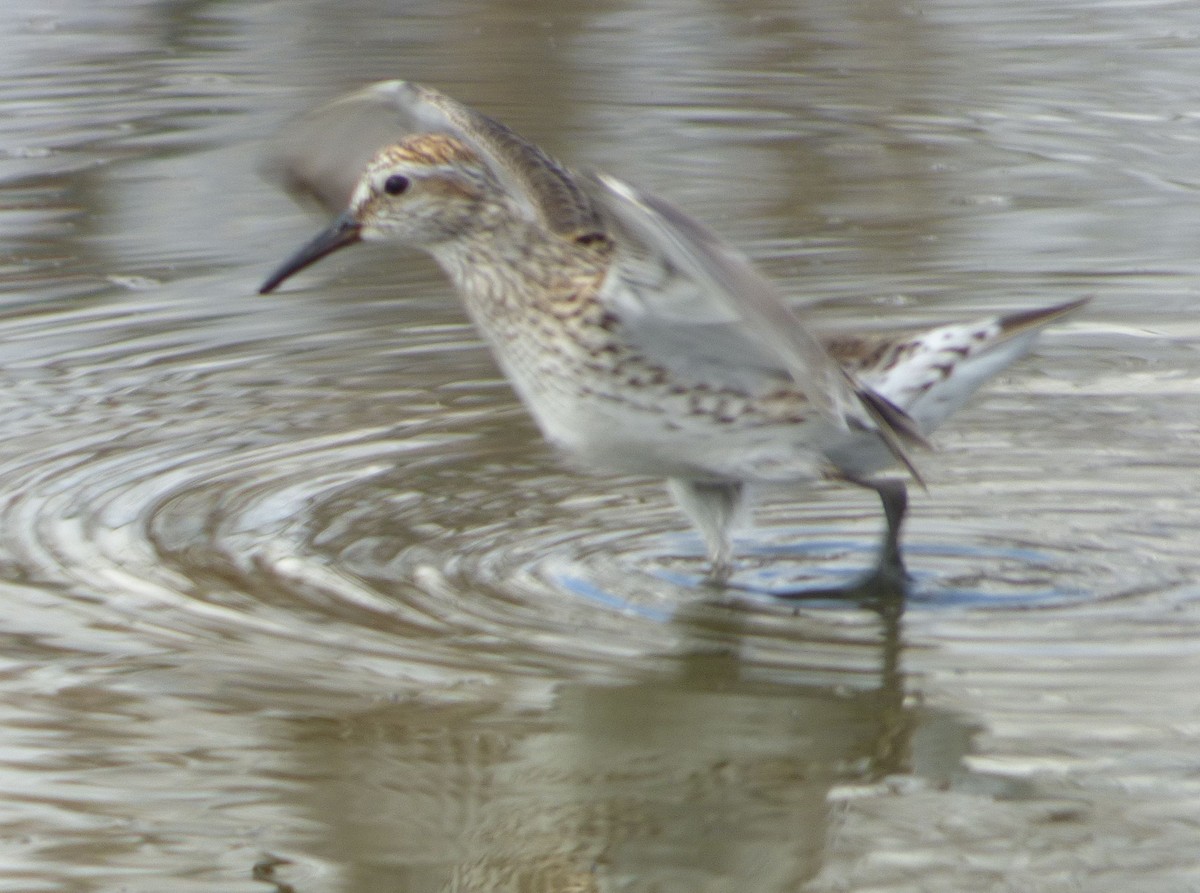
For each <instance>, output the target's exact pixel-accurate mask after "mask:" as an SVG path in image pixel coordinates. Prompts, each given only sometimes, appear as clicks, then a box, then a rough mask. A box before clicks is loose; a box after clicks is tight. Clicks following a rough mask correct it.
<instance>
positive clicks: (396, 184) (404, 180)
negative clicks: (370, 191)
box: [383, 174, 408, 195]
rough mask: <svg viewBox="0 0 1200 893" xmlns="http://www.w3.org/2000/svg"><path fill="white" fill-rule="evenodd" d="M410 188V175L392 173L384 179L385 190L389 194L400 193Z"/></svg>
mask: <svg viewBox="0 0 1200 893" xmlns="http://www.w3.org/2000/svg"><path fill="white" fill-rule="evenodd" d="M407 190H408V177H406V176H404V175H403V174H392V175H391V176H390V177H388V178H387V179H386V180H384V181H383V191H384V192H386V193H387V194H388V195H400V193H402V192H405V191H407Z"/></svg>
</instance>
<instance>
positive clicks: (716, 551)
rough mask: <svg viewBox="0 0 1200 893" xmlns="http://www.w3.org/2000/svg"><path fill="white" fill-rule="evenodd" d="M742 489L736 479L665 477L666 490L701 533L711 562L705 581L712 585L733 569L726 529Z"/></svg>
mask: <svg viewBox="0 0 1200 893" xmlns="http://www.w3.org/2000/svg"><path fill="white" fill-rule="evenodd" d="M744 489H745V488H744V487H743V486H742V484H741V482H738V481H717V482H713V481H694V480H689V479H687V478H669V479H668V480H667V490H669V491H670V493H671V496H673V497H674V498H675V502H676V503H677V504H678V506H679V507H680V508H681V509H683V512H684V514H685V515H687V516H688V518H689V519H690V520H691V522H692V523H693V524H695V525H696V527H697V528H698V529H699V530H700V534H701V536H703V537H704V544H705V546H706V547H707V548H708V557H709V561H711V562H712V563H711V565H710V568H709V572H708V582H709V583H710V584H712V585H714V586H724V585H725V583H726V581H728V580H729V576H730V574H731V573H733V544H732V543H731V542H730V539H729V531H730V528H731V527H732V526H733V522H734V520H735V519H736V518H737V516H738V511H739V509H740V508H741V505H742V497H743V491H744Z"/></svg>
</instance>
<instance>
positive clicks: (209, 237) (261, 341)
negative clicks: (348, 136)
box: [0, 0, 1200, 893]
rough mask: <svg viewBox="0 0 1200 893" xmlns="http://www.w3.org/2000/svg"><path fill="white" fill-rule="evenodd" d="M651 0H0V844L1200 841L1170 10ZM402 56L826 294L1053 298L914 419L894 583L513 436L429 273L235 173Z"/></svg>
mask: <svg viewBox="0 0 1200 893" xmlns="http://www.w3.org/2000/svg"><path fill="white" fill-rule="evenodd" d="M806 5H807V6H809V7H811V8H804V6H805V5H799V6H798V5H797V4H792V3H785V2H782V0H779V2H770V0H755V2H753V3H745V2H742V3H737V4H719V3H711V4H703V5H697V4H692V3H681V2H670V0H657V2H647V3H644V4H642V5H636V4H623V3H616V2H601V3H593V4H586V5H579V6H573V5H572V6H568V7H567V8H566V10H565V11H564V5H563V4H555V3H537V2H535V3H515V2H510V3H486V4H485V3H470V2H460V0H450V2H447V0H439V2H436V3H434V2H428V3H411V4H406V5H405V7H404V8H403V10H402V11H401V10H397V9H395V8H394V7H395V6H396V5H395V4H386V3H369V2H360V3H350V4H336V5H335V4H321V3H316V2H298V3H287V4H285V3H258V4H203V3H175V4H158V3H140V4H135V3H118V2H110V3H99V4H97V3H91V2H88V3H84V2H81V0H66V2H63V3H60V4H57V5H54V6H52V7H47V8H46V9H45V10H44V11H40V12H29V11H20V10H17V9H6V10H0V26H2V27H3V33H4V34H5V35H6V36H5V39H4V46H5V50H6V52H5V53H2V54H0V109H2V110H3V112H4V114H3V117H2V119H0V120H3V122H4V123H3V124H2V125H0V239H2V240H3V245H4V246H5V250H4V254H3V257H2V259H0V282H2V283H3V290H2V291H0V418H3V420H4V428H3V440H2V441H0V590H2V594H3V598H4V603H5V605H6V610H5V612H4V618H3V620H2V621H0V646H2V647H0V718H2V720H3V721H2V722H0V830H2V833H0V855H2V858H0V890H13V891H37V890H55V891H60V890H69V891H90V890H121V891H151V890H153V891H161V890H164V889H170V890H177V891H191V890H196V891H200V890H204V891H209V890H211V891H217V890H220V891H242V890H245V891H255V890H258V891H263V890H265V891H272V890H275V891H279V893H288V891H297V893H324V891H355V893H368V891H384V890H388V891H393V890H406V891H436V890H460V891H466V890H484V889H487V890H512V891H516V890H521V891H528V890H547V891H550V890H561V891H586V890H597V891H599V890H689V891H695V890H705V891H710V890H711V891H717V890H731V889H737V890H739V891H747V890H754V891H758V890H762V891H793V890H804V891H809V893H834V891H843V890H880V891H883V890H887V891H901V890H905V891H907V890H922V891H943V890H944V891H958V890H967V889H970V890H1023V891H1024V890H1072V889H1087V890H1089V891H1127V890H1130V889H1137V890H1139V891H1176V890H1179V891H1183V890H1192V889H1195V888H1196V887H1197V886H1198V885H1200V865H1198V864H1197V859H1196V857H1195V855H1194V854H1195V852H1196V839H1197V827H1198V825H1200V786H1198V785H1197V782H1196V778H1197V767H1198V765H1200V762H1198V758H1197V756H1196V754H1197V752H1198V743H1200V742H1198V741H1197V737H1198V736H1200V695H1198V694H1197V686H1196V684H1195V678H1196V672H1197V670H1198V669H1200V583H1198V579H1200V557H1198V556H1197V550H1196V547H1195V543H1196V542H1197V534H1198V532H1200V508H1197V506H1198V505H1200V499H1198V498H1197V497H1198V495H1200V494H1198V491H1200V482H1198V480H1197V474H1196V470H1197V466H1198V464H1200V462H1198V460H1197V458H1196V455H1197V451H1196V442H1197V434H1196V431H1197V421H1198V419H1200V387H1198V383H1197V374H1198V373H1197V370H1198V369H1200V358H1198V357H1197V355H1196V348H1195V345H1196V344H1197V335H1198V334H1200V331H1198V329H1200V325H1198V324H1197V322H1196V318H1195V314H1194V310H1193V308H1194V306H1195V302H1196V292H1197V289H1198V288H1200V261H1198V260H1197V253H1196V251H1195V245H1196V231H1197V223H1196V220H1197V215H1196V213H1195V205H1196V199H1197V190H1198V187H1200V168H1198V167H1197V162H1196V157H1197V148H1198V145H1200V109H1198V107H1197V105H1196V100H1195V88H1194V84H1195V71H1196V70H1197V63H1198V62H1200V51H1198V50H1197V38H1198V37H1200V18H1197V16H1196V13H1195V11H1194V9H1193V8H1192V6H1191V4H1187V3H1168V2H1153V0H1151V2H1145V3H1139V4H1128V3H1116V2H1110V3H1105V2H1087V3H1082V2H1079V3H1067V2H1041V0H1037V2H1035V0H1025V2H1020V0H1005V2H998V3H991V4H987V5H986V8H985V7H984V6H983V5H981V4H975V3H971V4H967V3H955V2H950V0H942V2H928V3H919V4H909V5H890V4H863V5H860V6H858V7H855V8H854V10H853V11H852V12H848V11H847V9H845V8H842V6H841V5H838V6H836V7H835V6H832V5H829V4H818V3H812V4H806ZM384 77H406V78H411V79H416V80H424V81H427V82H429V83H431V84H434V85H437V86H439V87H441V88H443V89H445V90H447V91H448V92H450V93H452V94H453V95H455V96H457V97H459V98H461V99H463V100H466V101H469V102H472V103H475V104H477V105H479V106H481V107H482V108H484V109H486V110H488V111H489V112H491V113H493V114H495V115H496V116H498V117H500V118H501V119H503V120H506V121H508V122H509V123H511V124H512V125H514V126H515V127H517V128H518V129H520V130H521V131H522V132H524V133H526V134H527V135H529V136H530V137H533V138H535V139H537V140H538V141H540V142H542V143H544V144H545V145H546V146H547V147H548V148H550V149H551V150H552V151H554V152H555V153H557V154H559V155H561V156H563V157H565V158H568V159H571V160H573V161H575V162H578V163H587V164H594V165H599V166H601V167H603V168H606V169H608V170H611V171H612V172H614V173H616V174H618V175H621V176H624V177H627V178H629V179H631V180H633V181H634V182H637V183H639V184H641V185H643V186H645V187H646V188H649V189H651V190H654V191H658V192H661V193H663V194H665V195H668V196H671V197H672V198H673V199H674V200H676V201H677V202H678V203H680V204H682V205H683V206H684V207H686V208H687V209H689V210H690V211H691V212H693V213H694V214H696V215H697V216H698V217H700V218H701V219H703V220H707V221H710V222H711V223H712V224H713V225H715V226H717V228H718V229H720V231H721V232H722V233H724V234H725V235H726V236H728V237H729V238H730V239H732V240H733V241H735V242H736V243H737V244H739V245H741V246H742V247H744V248H745V249H746V250H747V251H748V252H749V253H751V254H752V255H753V256H754V257H755V258H757V259H758V260H760V261H761V262H762V264H763V265H764V267H765V268H766V269H768V270H769V271H770V272H771V273H772V274H773V275H774V276H776V277H777V278H778V279H779V280H780V281H781V282H782V283H783V284H784V285H785V286H786V287H787V288H788V290H789V291H790V292H791V293H793V294H795V295H796V297H797V300H802V301H807V302H812V303H814V304H815V305H816V306H815V307H814V308H813V314H814V316H815V318H816V319H817V320H819V321H820V322H821V324H823V325H828V326H831V327H832V326H836V325H879V324H888V325H891V324H895V325H909V324H919V323H926V322H932V321H935V320H940V319H948V318H969V317H971V316H974V315H986V314H989V313H994V312H998V311H1000V310H1007V309H1012V308H1018V307H1027V306H1033V305H1040V304H1050V303H1055V302H1058V301H1064V300H1070V299H1072V298H1075V297H1077V296H1079V295H1081V294H1091V295H1093V296H1094V301H1093V304H1092V306H1091V307H1090V308H1089V309H1088V311H1087V312H1086V313H1085V314H1082V315H1080V316H1079V317H1077V318H1075V319H1073V320H1072V321H1070V322H1068V323H1066V324H1064V325H1061V326H1058V327H1056V328H1055V329H1054V330H1053V331H1051V332H1050V333H1049V334H1048V336H1047V337H1046V338H1044V339H1043V340H1042V342H1041V343H1040V345H1039V347H1038V348H1037V350H1036V352H1035V353H1034V355H1032V356H1031V357H1030V358H1028V359H1027V360H1025V361H1024V362H1022V363H1021V364H1020V365H1019V366H1018V367H1016V368H1014V369H1013V370H1011V371H1010V372H1008V373H1006V374H1005V375H1003V376H1002V377H1001V378H1000V379H999V380H997V381H996V382H995V383H994V384H993V385H992V386H991V387H990V388H989V389H987V390H986V391H985V392H984V393H982V394H981V395H979V397H978V398H977V399H976V400H975V401H974V402H973V404H972V405H971V406H970V407H969V408H968V409H967V410H965V411H963V412H962V413H961V414H960V415H958V416H956V417H955V418H954V419H952V420H951V422H950V423H948V424H947V425H946V426H945V428H944V429H943V430H942V431H940V432H939V433H938V435H937V436H936V441H937V444H938V447H939V449H938V452H937V453H936V454H934V455H931V456H928V457H925V458H924V460H923V462H922V468H923V471H924V473H925V475H926V476H927V478H928V480H929V492H928V493H927V494H923V493H914V494H913V507H912V514H911V520H910V524H909V527H908V530H907V537H906V546H907V548H906V552H907V556H908V560H909V564H910V566H911V570H912V572H913V574H914V577H915V579H914V585H913V595H912V598H911V600H910V602H909V603H908V605H907V606H906V610H905V611H904V612H903V615H902V616H898V615H897V612H895V611H873V610H870V609H869V608H865V607H859V606H857V605H855V604H852V603H839V602H836V601H833V600H828V599H826V600H821V601H817V602H812V603H808V602H797V601H780V600H777V599H775V598H773V597H772V595H771V594H770V593H772V592H775V591H780V590H786V589H788V588H790V587H795V586H796V585H803V586H808V587H823V586H836V585H841V584H844V583H846V582H847V581H850V580H852V579H854V577H855V575H856V574H857V572H859V571H860V570H861V569H862V568H864V567H865V566H866V565H867V564H868V563H869V562H870V560H871V555H872V552H873V549H874V547H875V541H876V538H877V536H878V528H879V524H880V519H879V517H878V508H877V506H876V504H875V502H874V499H873V498H872V497H870V496H869V495H868V494H863V493H860V492H856V491H851V490H848V489H846V488H839V487H834V486H821V487H817V488H814V489H812V490H811V491H810V492H807V493H800V494H796V497H795V498H794V499H792V498H786V497H785V496H777V497H775V498H773V499H770V500H767V501H766V502H765V503H764V504H763V505H762V506H760V508H759V511H758V514H757V520H758V524H757V526H756V527H754V528H753V529H751V530H748V531H747V532H746V533H745V534H744V535H743V537H742V538H741V540H740V541H739V554H740V561H739V566H738V572H737V576H736V578H735V579H736V581H737V583H738V585H739V587H740V588H739V589H737V590H736V591H731V592H730V593H727V594H725V595H724V596H715V595H714V594H713V593H712V592H711V591H710V590H706V589H705V588H703V587H701V586H698V585H697V579H698V577H699V575H700V574H701V573H702V568H703V565H702V562H701V547H700V544H699V542H698V540H697V538H696V537H695V535H694V534H693V533H691V532H690V531H689V530H688V529H687V528H686V525H685V524H684V522H683V521H682V520H681V518H680V517H679V516H678V515H677V514H676V513H675V511H674V509H673V508H672V507H671V505H670V504H669V502H668V500H667V498H666V496H665V494H664V493H663V492H662V490H661V487H660V486H659V485H658V484H657V483H655V482H649V481H643V480H639V479H613V478H604V477H591V476H584V475H580V474H578V473H577V472H575V471H574V470H572V469H571V468H569V467H567V466H565V465H564V464H562V463H561V462H560V461H559V460H558V459H557V458H556V457H555V456H554V455H553V454H552V453H551V452H550V451H549V450H548V449H547V448H546V447H545V446H544V445H543V444H542V443H541V441H540V440H539V438H538V437H537V435H536V432H535V431H534V429H533V427H532V425H531V423H530V422H529V420H528V419H527V418H526V417H525V416H524V414H523V413H522V411H521V410H520V408H519V406H518V405H517V404H516V402H515V400H514V398H513V396H512V395H511V393H510V392H509V391H508V389H507V387H506V385H505V384H504V382H503V381H502V380H501V379H500V378H499V377H498V375H497V372H496V370H495V368H494V366H493V365H492V363H491V361H490V359H489V357H488V356H487V354H486V352H485V351H484V350H483V348H482V347H481V345H480V344H479V342H478V341H477V339H476V338H475V336H474V334H473V332H472V331H471V329H470V328H469V326H468V325H467V324H466V323H465V321H464V318H463V317H462V315H461V313H460V311H459V309H458V306H457V304H456V302H455V300H454V299H453V296H452V295H451V294H450V292H449V289H448V288H447V286H446V285H445V283H444V282H443V281H442V279H441V277H440V275H439V274H438V273H437V271H436V270H435V269H434V268H433V267H432V265H431V264H430V263H428V262H427V261H425V260H423V259H421V258H416V257H410V256H406V255H405V256H398V255H392V254H389V252H388V251H386V250H380V249H368V248H361V249H356V250H355V251H354V252H346V253H345V254H343V255H339V256H338V257H337V258H334V259H331V260H329V261H326V262H325V263H324V264H322V265H321V266H320V267H317V268H315V269H314V270H312V271H311V272H308V273H305V274H304V276H303V277H299V278H297V279H296V280H295V281H294V282H293V283H290V284H289V287H288V289H287V290H285V291H284V292H283V293H282V294H278V295H274V296H271V297H268V298H263V297H258V296H256V295H255V294H254V291H255V288H256V287H257V285H258V284H259V282H260V281H261V280H262V278H263V277H264V275H265V274H266V273H267V272H269V271H270V269H272V268H273V267H274V265H275V264H276V263H277V262H279V261H280V260H281V259H282V258H284V257H285V256H286V255H287V254H288V253H289V252H291V251H292V250H293V249H294V248H295V247H296V246H298V245H299V244H300V242H301V241H302V240H303V239H304V238H306V237H307V236H308V235H310V234H311V233H312V232H313V231H314V230H315V227H316V226H317V225H318V222H317V221H316V220H315V219H313V218H311V217H307V216H305V214H304V213H303V212H301V211H299V210H297V209H296V208H295V207H293V206H292V205H291V204H290V203H289V202H288V200H287V199H286V198H284V197H283V196H281V195H280V194H278V193H277V192H276V191H275V190H274V189H273V188H272V187H271V186H269V185H268V184H266V183H265V182H263V181H262V180H261V179H260V178H259V177H258V175H257V173H256V164H257V160H258V151H259V150H258V146H257V141H258V140H259V139H261V138H262V137H264V136H266V135H268V134H270V133H271V131H272V129H273V128H274V127H275V126H277V125H278V124H279V123H280V122H282V121H283V120H285V119H286V118H287V117H288V116H289V115H291V114H293V113H295V112H297V111H299V110H301V109H304V108H307V107H309V106H310V105H312V104H313V103H314V102H317V101H319V100H321V99H324V98H327V97H329V96H332V95H336V94H337V93H339V92H341V91H343V90H347V89H351V88H353V87H356V86H358V85H361V84H362V83H365V82H368V81H371V80H374V79H378V78H384Z"/></svg>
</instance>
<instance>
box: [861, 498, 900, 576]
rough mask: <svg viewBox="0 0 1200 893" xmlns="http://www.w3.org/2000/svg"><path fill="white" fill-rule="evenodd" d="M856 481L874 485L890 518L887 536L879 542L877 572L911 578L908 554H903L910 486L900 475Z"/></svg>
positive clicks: (886, 530) (887, 518)
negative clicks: (906, 564) (906, 561)
mask: <svg viewBox="0 0 1200 893" xmlns="http://www.w3.org/2000/svg"><path fill="white" fill-rule="evenodd" d="M856 483H861V484H862V485H863V486H864V487H870V488H871V489H872V490H874V491H875V492H876V493H878V494H879V501H880V502H881V503H883V517H884V519H885V520H886V522H887V528H886V529H885V530H884V532H883V540H882V541H881V542H880V544H879V556H878V558H877V559H876V561H875V574H876V575H877V576H878V575H886V576H889V577H890V578H892V579H894V580H896V581H904V580H907V579H908V573H907V572H906V571H905V570H904V557H903V556H902V555H901V554H900V528H901V526H902V525H903V524H904V515H905V513H906V512H907V511H908V488H907V487H905V486H904V481H902V480H900V479H899V478H884V479H882V480H878V481H861V482H856Z"/></svg>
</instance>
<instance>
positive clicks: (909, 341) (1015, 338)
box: [826, 298, 1089, 480]
mask: <svg viewBox="0 0 1200 893" xmlns="http://www.w3.org/2000/svg"><path fill="white" fill-rule="evenodd" d="M1088 300H1089V299H1088V298H1083V299H1081V300H1077V301H1070V302H1068V303H1065V304H1058V305H1056V306H1053V307H1044V308H1039V309H1037V310H1027V311H1021V312H1018V313H1013V314H1009V315H1006V316H1001V317H991V318H989V319H983V320H978V321H976V322H972V323H965V324H954V325H946V326H938V327H936V328H933V329H928V330H925V331H921V332H916V333H909V334H907V335H899V336H897V335H890V336H888V335H883V336H875V337H867V338H833V339H829V340H828V341H827V342H826V347H827V348H828V349H829V351H830V353H831V354H833V356H834V357H835V358H836V359H837V360H838V361H839V362H840V363H841V364H842V366H843V367H844V368H845V369H846V370H847V372H848V373H849V374H850V375H852V376H853V377H854V378H855V380H856V381H857V382H858V383H859V385H860V387H859V398H860V400H861V401H862V403H863V405H864V407H865V408H866V410H867V412H868V413H869V414H870V415H871V417H872V418H873V419H874V420H875V422H876V424H877V426H878V428H879V430H880V432H881V435H882V436H883V439H884V442H885V443H886V444H887V446H888V449H889V450H890V451H891V452H892V453H893V455H895V456H896V458H897V459H898V460H899V461H900V462H901V463H902V464H903V465H905V466H906V467H907V468H908V469H909V470H910V471H912V472H913V473H914V477H916V478H917V479H918V480H920V478H919V475H917V474H916V473H915V469H914V468H913V466H912V463H911V461H909V459H908V458H907V457H906V456H905V455H904V453H903V448H902V447H903V443H904V442H908V443H923V442H924V439H923V437H924V435H927V434H929V433H930V432H931V431H933V430H934V429H935V428H936V427H937V426H938V425H939V424H941V422H942V421H943V420H944V419H945V418H946V417H947V416H949V415H950V414H951V413H953V412H955V411H956V410H957V409H959V407H961V406H962V405H963V404H964V403H965V402H966V401H967V399H968V398H969V397H970V396H971V395H972V394H973V393H974V392H975V391H976V390H977V389H978V388H979V387H980V386H981V385H982V384H983V383H984V382H986V381H987V380H988V379H989V378H991V377H993V376H994V375H996V374H997V373H998V372H1000V371H1001V370H1002V369H1004V368H1006V367H1007V366H1009V365H1010V364H1011V363H1013V362H1015V361H1016V360H1017V359H1019V358H1020V357H1021V356H1023V355H1024V354H1025V353H1026V352H1027V351H1028V350H1029V348H1030V347H1031V346H1032V345H1033V342H1034V340H1035V339H1036V337H1037V335H1038V333H1039V332H1040V331H1041V330H1042V329H1043V328H1044V327H1045V326H1047V325H1049V324H1050V323H1052V322H1055V321H1057V320H1059V319H1061V318H1063V317H1065V316H1067V315H1068V314H1070V313H1072V312H1074V311H1076V310H1078V309H1079V308H1080V307H1082V306H1083V305H1084V304H1086V303H1087V302H1088ZM914 435H915V436H914Z"/></svg>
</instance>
